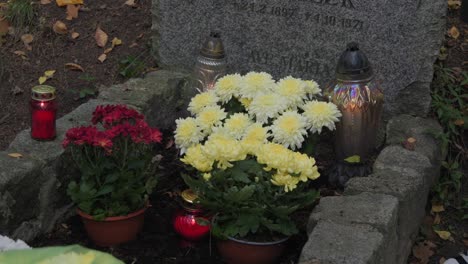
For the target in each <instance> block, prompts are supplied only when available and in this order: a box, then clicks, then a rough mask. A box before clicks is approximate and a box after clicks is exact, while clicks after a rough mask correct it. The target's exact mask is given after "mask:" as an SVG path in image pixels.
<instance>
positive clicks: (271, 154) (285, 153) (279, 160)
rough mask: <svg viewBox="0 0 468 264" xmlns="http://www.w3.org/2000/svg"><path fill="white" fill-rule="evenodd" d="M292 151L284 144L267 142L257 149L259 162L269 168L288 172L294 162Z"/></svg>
mask: <svg viewBox="0 0 468 264" xmlns="http://www.w3.org/2000/svg"><path fill="white" fill-rule="evenodd" d="M292 153H293V152H292V151H291V150H289V149H287V148H286V147H284V146H283V145H280V144H276V143H266V144H263V145H262V146H261V148H259V149H258V151H257V154H256V156H257V162H258V163H261V164H265V165H266V166H267V167H268V168H273V169H277V170H279V171H285V172H287V171H288V169H289V166H290V163H291V162H292V160H291V159H292Z"/></svg>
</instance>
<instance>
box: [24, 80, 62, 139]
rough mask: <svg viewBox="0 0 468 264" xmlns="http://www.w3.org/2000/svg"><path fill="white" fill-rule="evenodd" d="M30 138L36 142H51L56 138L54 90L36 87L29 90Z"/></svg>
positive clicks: (52, 88) (42, 86)
mask: <svg viewBox="0 0 468 264" xmlns="http://www.w3.org/2000/svg"><path fill="white" fill-rule="evenodd" d="M30 107H31V137H32V138H33V139H36V140H53V139H54V138H55V136H56V129H55V118H56V115H57V102H56V101H55V88H54V87H52V86H48V85H38V86H35V87H33V88H32V90H31V102H30Z"/></svg>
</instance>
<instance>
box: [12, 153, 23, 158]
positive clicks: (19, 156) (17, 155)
mask: <svg viewBox="0 0 468 264" xmlns="http://www.w3.org/2000/svg"><path fill="white" fill-rule="evenodd" d="M8 156H10V157H12V158H17V159H19V158H22V157H23V154H20V153H9V154H8Z"/></svg>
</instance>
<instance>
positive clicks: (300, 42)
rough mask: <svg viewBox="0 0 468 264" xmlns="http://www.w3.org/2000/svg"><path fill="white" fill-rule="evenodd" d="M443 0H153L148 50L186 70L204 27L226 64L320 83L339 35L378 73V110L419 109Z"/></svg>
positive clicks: (424, 106) (329, 74) (341, 43)
mask: <svg viewBox="0 0 468 264" xmlns="http://www.w3.org/2000/svg"><path fill="white" fill-rule="evenodd" d="M446 4H447V1H446V0H431V1H423V0H153V50H154V54H155V56H156V58H157V60H158V63H159V64H160V66H162V67H166V68H178V69H181V68H182V69H186V70H190V69H191V68H192V67H193V65H194V63H195V58H196V56H197V54H198V52H199V49H200V47H201V44H202V42H203V40H204V39H205V37H206V36H208V34H209V33H210V32H211V31H217V32H220V33H221V35H222V38H223V40H224V44H225V49H226V53H227V57H228V64H229V71H230V72H240V73H245V72H248V71H252V70H255V71H265V72H269V73H271V74H273V75H274V76H275V77H276V78H281V77H284V76H287V75H291V76H294V77H301V78H311V79H314V80H316V81H318V82H319V84H321V85H322V87H323V86H325V85H326V84H327V83H328V82H329V81H330V80H331V79H332V78H333V76H334V73H335V65H336V62H337V60H338V57H339V55H340V53H341V52H342V51H343V50H344V49H345V47H346V43H348V42H351V41H355V42H358V43H359V44H360V48H361V50H363V51H364V52H365V53H366V54H367V56H368V58H369V59H370V61H371V63H372V66H373V68H374V70H375V72H376V76H377V77H376V78H378V79H379V80H381V82H382V86H383V88H384V92H385V96H386V98H385V116H386V118H389V117H391V116H394V115H396V114H400V113H406V114H414V115H421V116H424V115H425V114H426V113H427V112H428V110H429V105H430V92H429V84H430V82H431V80H432V74H433V68H432V66H433V63H434V60H435V58H436V56H437V54H438V52H439V48H440V45H441V41H442V39H443V36H444V31H445V15H446Z"/></svg>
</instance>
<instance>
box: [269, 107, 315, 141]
mask: <svg viewBox="0 0 468 264" xmlns="http://www.w3.org/2000/svg"><path fill="white" fill-rule="evenodd" d="M306 126H307V120H306V118H305V117H304V116H302V115H301V114H299V113H298V112H296V111H286V112H284V113H283V114H282V115H281V116H279V117H278V118H277V119H276V120H275V121H273V125H272V126H271V132H272V134H273V142H275V143H279V144H281V145H283V146H285V147H287V148H291V149H292V150H295V149H296V148H300V147H301V146H302V142H304V135H307V131H306Z"/></svg>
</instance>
